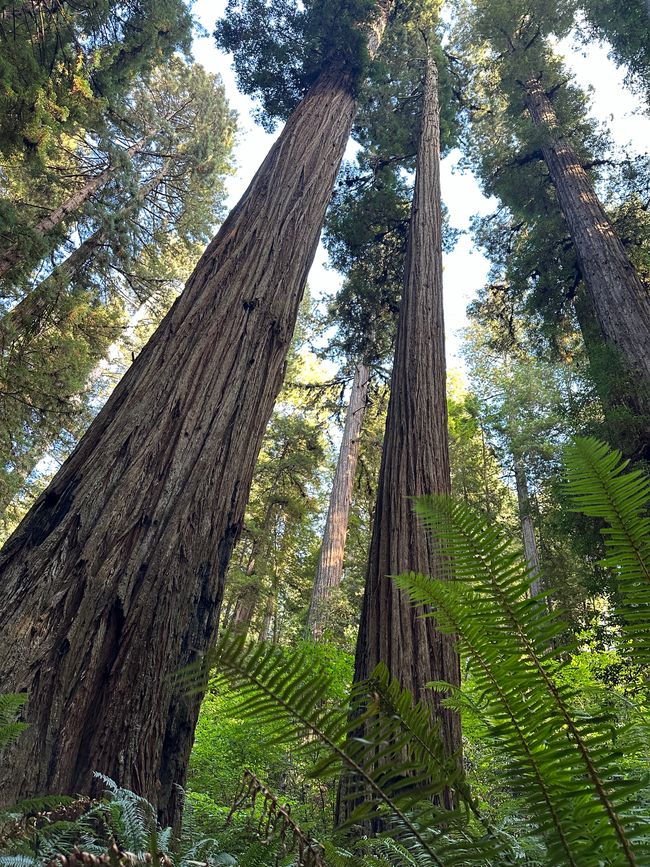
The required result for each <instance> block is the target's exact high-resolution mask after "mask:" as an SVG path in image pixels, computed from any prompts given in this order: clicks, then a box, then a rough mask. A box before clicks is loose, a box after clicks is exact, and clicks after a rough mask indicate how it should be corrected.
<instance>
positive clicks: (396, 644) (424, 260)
mask: <svg viewBox="0 0 650 867" xmlns="http://www.w3.org/2000/svg"><path fill="white" fill-rule="evenodd" d="M450 490H451V482H450V472H449V454H448V431H447V401H446V382H445V338H444V320H443V304H442V246H441V216H440V127H439V104H438V89H437V70H436V66H435V62H434V60H433V58H432V56H431V55H429V57H428V62H427V72H426V80H425V95H424V104H423V113H422V130H421V133H420V142H419V147H418V156H417V165H416V177H415V189H414V193H413V204H412V209H411V226H410V231H409V242H408V250H407V254H406V265H405V277H404V292H403V295H402V303H401V306H400V314H399V323H398V329H397V340H396V346H395V360H394V364H393V374H392V380H391V392H390V401H389V404H388V415H387V419H386V433H385V438H384V448H383V455H382V462H381V470H380V474H379V487H378V492H377V506H376V510H375V520H374V526H373V533H372V541H371V545H370V556H369V564H368V573H367V579H366V589H365V595H364V600H363V610H362V614H361V624H360V627H359V638H358V642H357V652H356V662H355V673H354V678H355V680H356V681H358V680H362V679H364V678H366V677H367V676H368V675H370V674H371V673H372V671H373V669H374V668H375V666H376V665H377V663H379V662H384V663H385V664H386V665H387V666H388V668H389V669H390V671H391V673H392V674H393V675H394V676H395V677H397V678H398V679H399V681H400V683H401V685H402V687H404V688H406V689H408V690H410V691H411V692H412V693H413V694H414V696H415V697H416V698H417V699H420V700H422V701H424V702H426V703H427V704H429V705H430V707H431V711H432V714H433V715H434V716H435V717H436V718H437V719H439V720H440V723H441V732H442V736H443V738H444V742H445V744H446V747H447V750H448V751H449V753H450V754H451V753H452V752H454V751H456V750H458V749H459V747H460V720H459V717H458V714H457V713H455V712H453V711H450V710H449V709H446V708H443V707H442V706H441V703H440V702H441V696H440V694H439V693H435V692H433V691H432V690H430V689H427V688H426V685H427V684H428V683H429V682H430V681H434V680H437V681H439V680H445V681H448V682H450V683H452V684H456V685H458V684H459V683H460V666H459V660H458V656H457V654H456V652H455V649H454V641H453V639H452V638H451V637H450V636H446V635H441V634H440V633H438V632H436V629H435V621H434V620H433V618H430V617H427V618H423V617H421V614H422V611H421V610H418V609H417V608H415V607H414V606H413V605H412V603H411V602H410V600H409V599H408V598H407V597H405V596H404V595H403V594H402V593H401V592H400V591H399V590H398V589H397V588H396V587H395V585H394V584H393V583H392V582H391V580H390V577H389V576H391V575H398V574H400V573H402V572H406V571H410V570H414V571H416V572H423V573H425V574H428V575H435V576H439V577H447V573H448V570H447V569H446V568H445V565H444V564H443V563H441V561H440V558H439V556H438V554H437V553H436V546H435V542H434V541H433V540H432V539H431V538H429V537H428V535H427V533H426V532H425V531H424V530H423V528H422V526H421V525H420V523H419V522H418V520H417V519H416V517H415V515H414V513H413V504H412V502H411V498H412V497H416V496H420V495H423V494H434V493H438V494H448V493H449V492H450Z"/></svg>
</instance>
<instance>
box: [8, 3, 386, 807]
mask: <svg viewBox="0 0 650 867" xmlns="http://www.w3.org/2000/svg"><path fill="white" fill-rule="evenodd" d="M386 14H387V10H385V9H382V15H384V17H383V18H382V21H384V22H385V15H386ZM377 27H379V25H377ZM379 29H381V28H380V27H379ZM372 38H373V42H374V41H376V38H377V33H376V32H375V30H374V29H373V37H372ZM354 111H355V95H354V82H353V75H352V73H351V72H350V71H348V70H347V69H345V68H339V67H337V66H336V65H335V66H332V67H330V68H328V69H327V70H326V71H324V72H323V73H322V74H321V76H320V77H319V78H318V80H317V81H316V82H315V83H314V85H313V86H312V88H311V90H310V91H309V93H308V94H307V95H306V97H305V98H304V99H303V101H302V102H301V103H300V105H299V106H298V108H297V109H296V110H295V112H294V113H293V115H292V116H291V118H290V119H289V121H288V122H287V124H286V126H285V128H284V130H283V132H282V134H281V135H280V137H279V138H278V140H277V141H276V143H275V144H274V145H273V147H272V149H271V151H270V152H269V154H268V156H267V157H266V159H265V160H264V162H263V164H262V166H261V167H260V169H259V170H258V172H257V174H256V175H255V177H254V179H253V181H252V182H251V184H250V186H249V188H248V190H247V191H246V193H245V194H244V196H243V197H242V199H241V201H240V202H239V204H238V205H237V206H236V207H235V209H234V210H233V211H232V212H231V214H230V215H229V217H228V219H227V220H226V221H225V223H224V224H223V226H222V227H221V230H220V231H219V233H218V234H217V236H216V237H215V239H214V240H213V241H212V242H211V244H210V245H209V246H208V248H207V250H206V252H205V253H204V255H203V256H202V258H201V260H200V261H199V263H198V265H197V267H196V269H195V270H194V273H193V274H192V276H191V277H190V279H189V281H188V283H187V285H186V287H185V291H184V292H183V294H182V295H181V297H180V298H179V299H178V300H177V301H176V303H175V304H174V306H173V307H172V309H171V310H170V312H169V313H168V314H167V316H166V317H165V319H164V320H163V322H162V323H161V325H160V327H159V328H158V330H157V331H156V333H155V335H154V336H153V337H152V339H151V340H150V341H149V343H148V344H147V346H146V347H145V349H144V350H143V351H142V352H141V353H140V355H139V356H138V358H137V359H136V361H135V363H134V364H133V365H132V367H131V368H130V369H129V371H128V372H127V373H126V374H125V376H124V378H123V379H122V381H121V382H120V383H119V385H118V386H117V388H116V389H115V391H114V392H113V394H112V395H111V397H110V399H109V401H108V402H107V404H106V406H105V407H104V408H103V409H102V411H101V412H100V413H99V415H98V416H97V418H96V419H95V421H94V422H93V424H92V425H91V427H90V429H89V430H88V432H87V433H86V435H85V436H84V437H83V439H82V440H81V442H80V444H79V446H78V447H77V449H76V451H75V452H74V454H73V455H72V456H71V457H70V458H69V460H68V461H67V462H66V463H65V464H64V466H63V467H62V469H61V470H60V472H59V473H58V474H57V475H56V477H55V478H54V480H53V481H52V483H51V484H50V486H49V488H48V489H47V490H46V491H45V492H44V494H43V495H42V496H41V497H40V498H39V499H38V500H37V502H36V503H35V505H34V507H33V508H32V509H31V510H30V512H29V513H28V515H27V516H26V518H25V519H24V520H23V522H22V523H21V525H20V526H19V528H18V529H17V531H16V532H15V533H14V534H13V536H12V537H11V538H10V540H9V542H8V543H7V545H6V546H5V548H4V549H3V551H2V552H1V553H0V577H1V580H2V586H3V590H4V597H3V607H2V611H1V612H0V633H1V634H2V643H1V646H0V683H2V688H3V689H4V690H7V691H18V690H25V691H26V692H28V693H29V704H28V709H27V721H28V722H29V728H28V729H27V730H26V731H25V733H24V736H23V737H21V738H20V740H19V741H17V742H16V744H15V745H14V747H13V748H12V749H11V751H10V752H9V753H8V754H7V755H5V756H3V763H2V768H0V792H1V795H0V800H1V801H2V803H3V804H7V803H9V802H11V801H13V800H15V799H17V798H20V797H21V796H23V795H36V794H43V793H46V792H61V793H67V792H87V791H89V789H90V788H91V786H92V782H91V777H92V772H93V771H94V770H99V771H103V772H104V773H107V774H109V775H110V776H111V777H113V778H114V779H115V780H117V781H118V782H119V783H120V784H121V785H123V786H127V787H129V788H132V789H135V790H136V791H137V792H139V793H140V794H142V795H144V796H146V797H147V798H149V799H151V800H152V801H153V802H154V803H156V804H157V806H158V809H159V813H160V817H161V820H162V821H163V822H170V821H173V820H175V819H176V818H177V814H178V810H179V808H180V800H181V799H182V796H181V795H179V791H180V790H179V788H178V786H182V785H183V783H184V779H185V773H186V768H187V761H188V757H189V752H190V749H191V745H192V739H193V733H194V728H195V725H196V720H197V715H198V710H199V706H200V701H201V696H200V695H192V696H188V695H186V694H185V691H184V690H183V688H182V687H180V686H174V685H173V684H172V680H171V679H170V677H169V676H168V675H169V674H170V673H171V672H174V671H178V670H179V669H182V668H183V667H184V666H185V665H187V664H188V663H190V662H192V661H194V660H196V659H197V658H200V657H201V655H202V654H203V653H204V651H205V650H206V649H207V647H208V645H209V644H210V642H211V641H212V640H213V639H214V636H215V631H216V626H217V623H218V618H219V608H220V605H221V600H222V596H223V584H224V576H225V573H226V569H227V566H228V562H229V559H230V555H231V552H232V548H233V545H234V543H235V541H236V540H237V538H238V536H239V533H240V530H241V526H242V520H243V514H244V508H245V505H246V500H247V497H248V492H249V489H250V484H251V479H252V474H253V469H254V466H255V461H256V458H257V455H258V453H259V450H260V446H261V443H262V437H263V434H264V429H265V427H266V423H267V421H268V419H269V417H270V415H271V411H272V409H273V403H274V401H275V397H276V395H277V393H278V391H279V388H280V385H281V383H282V378H283V374H284V365H285V359H286V354H287V351H288V348H289V345H290V340H291V335H292V332H293V328H294V325H295V321H296V315H297V311H298V305H299V303H300V299H301V296H302V293H303V289H304V286H305V282H306V279H307V273H308V270H309V267H310V265H311V262H312V260H313V257H314V253H315V250H316V246H317V244H318V237H319V234H320V230H321V226H322V222H323V218H324V214H325V209H326V207H327V204H328V201H329V198H330V195H331V190H332V186H333V183H334V179H335V177H336V173H337V171H338V168H339V165H340V162H341V158H342V156H343V153H344V150H345V147H346V143H347V139H348V135H349V131H350V127H351V124H352V119H353V116H354Z"/></svg>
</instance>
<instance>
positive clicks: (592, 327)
mask: <svg viewBox="0 0 650 867" xmlns="http://www.w3.org/2000/svg"><path fill="white" fill-rule="evenodd" d="M574 309H575V312H576V319H577V320H578V325H579V327H580V333H581V335H582V340H583V343H584V347H585V351H586V353H587V358H588V359H589V371H590V374H591V378H592V380H593V382H594V385H595V387H596V392H597V394H598V397H599V399H600V403H601V406H602V409H603V415H604V417H605V425H606V430H607V434H606V437H607V439H608V440H609V442H611V443H612V444H613V445H616V446H617V447H618V448H620V449H621V450H622V451H623V453H624V454H625V455H627V456H628V457H630V458H632V459H637V460H638V459H642V460H646V461H650V415H649V414H648V413H647V412H644V407H643V406H640V405H639V391H638V390H637V385H636V383H633V382H631V380H630V377H629V376H626V375H625V369H624V367H623V366H622V364H621V359H620V356H619V354H618V353H616V352H615V351H613V350H612V348H611V346H609V345H608V344H607V342H606V340H605V338H604V337H603V333H602V331H601V329H600V326H599V324H598V320H597V319H596V315H595V313H594V308H593V304H592V303H591V299H590V297H589V296H588V295H587V292H586V291H585V290H584V289H581V290H580V291H578V293H577V295H576V297H575V301H574Z"/></svg>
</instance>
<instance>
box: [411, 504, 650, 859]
mask: <svg viewBox="0 0 650 867" xmlns="http://www.w3.org/2000/svg"><path fill="white" fill-rule="evenodd" d="M417 511H418V513H419V515H420V516H421V518H422V519H423V522H424V523H425V525H426V526H427V527H428V528H429V529H430V530H431V531H433V532H434V533H435V535H436V538H437V542H438V544H439V546H440V549H441V554H442V555H443V556H444V557H446V558H448V559H449V561H450V563H451V564H452V568H453V570H454V576H455V578H456V580H455V581H436V580H433V579H429V578H426V577H424V576H418V575H405V576H400V577H399V578H398V579H396V580H397V583H398V586H400V588H401V589H403V590H406V592H407V593H409V595H410V596H411V598H412V599H413V601H414V603H416V604H419V605H425V606H430V609H433V612H434V614H433V616H435V618H436V620H437V623H438V626H439V628H440V629H442V630H443V631H447V632H450V633H454V634H456V635H457V636H458V637H459V638H460V639H461V644H462V648H463V649H464V650H465V652H466V653H467V654H468V655H469V656H470V657H471V659H472V661H473V664H474V673H475V676H476V678H477V682H478V685H479V689H480V690H481V692H482V695H483V697H484V699H485V701H486V702H487V707H488V709H489V715H490V716H491V717H492V733H493V735H494V737H495V738H496V740H497V741H498V742H500V744H501V746H502V747H503V748H505V749H506V750H507V752H508V753H509V755H510V756H511V757H512V758H513V759H514V760H515V761H516V762H517V765H518V768H519V774H520V777H519V780H518V781H516V783H515V785H516V786H517V788H518V789H519V793H520V795H521V796H522V797H524V798H526V799H527V801H528V803H529V807H530V809H531V814H532V815H533V816H535V817H536V818H537V817H539V827H540V832H541V833H542V834H543V835H544V837H545V839H546V842H547V845H548V846H549V852H550V853H551V854H552V855H553V857H555V858H557V859H558V861H560V862H561V863H567V864H575V865H576V867H583V865H590V864H594V865H596V864H599V863H603V859H605V863H609V861H608V860H607V859H612V863H626V864H636V863H638V862H637V860H636V855H635V852H634V846H636V848H637V849H639V851H641V850H644V849H645V846H646V845H647V843H645V842H644V841H643V839H642V836H643V835H642V831H641V827H640V825H639V822H638V820H637V818H636V817H635V816H634V811H633V805H634V799H633V795H634V793H635V791H636V788H637V787H638V782H637V781H627V782H625V783H623V782H620V780H619V779H618V778H617V771H618V767H617V758H618V757H617V755H616V752H615V750H614V748H613V746H612V743H611V731H612V723H613V720H612V718H611V716H609V717H607V716H605V717H603V718H600V719H597V718H595V717H589V716H587V715H584V714H583V715H579V714H578V713H576V712H575V710H574V707H573V704H572V700H573V694H572V692H571V690H570V689H569V688H568V687H567V686H566V685H559V684H558V683H557V682H556V679H555V677H554V672H555V671H557V668H558V662H557V660H556V658H555V657H556V655H557V654H556V652H555V651H554V650H553V646H552V640H553V638H554V637H555V636H556V635H557V634H558V633H559V632H561V631H562V629H563V625H562V623H561V622H560V621H559V619H558V618H556V617H555V616H554V615H552V614H549V613H544V612H542V611H541V610H540V605H539V603H538V602H537V601H536V600H531V599H529V598H528V596H527V591H528V588H529V584H530V576H529V574H528V569H527V566H526V564H525V561H524V560H523V558H522V557H520V555H519V554H518V553H517V552H516V551H513V550H512V548H511V545H510V543H509V540H508V539H506V538H505V537H503V536H501V535H500V533H499V532H498V531H497V530H496V529H495V528H494V527H493V526H490V525H489V524H488V522H487V521H486V520H485V519H483V518H482V517H481V516H479V515H475V514H474V513H473V512H472V511H471V510H470V509H469V508H468V507H467V506H465V505H464V504H462V503H454V502H452V501H450V500H449V499H447V498H444V497H429V498H422V499H421V500H420V501H418V503H417ZM585 828H589V831H590V835H589V837H586V835H585ZM621 858H622V860H620V859H621ZM616 859H619V860H616Z"/></svg>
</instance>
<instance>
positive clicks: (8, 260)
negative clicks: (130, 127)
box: [0, 136, 150, 277]
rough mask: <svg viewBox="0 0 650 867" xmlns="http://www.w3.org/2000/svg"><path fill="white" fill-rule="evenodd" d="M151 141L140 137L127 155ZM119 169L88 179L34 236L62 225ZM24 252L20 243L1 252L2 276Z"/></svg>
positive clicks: (35, 230) (0, 274)
mask: <svg viewBox="0 0 650 867" xmlns="http://www.w3.org/2000/svg"><path fill="white" fill-rule="evenodd" d="M149 141H150V136H147V137H146V138H142V139H140V141H138V142H136V143H135V144H133V145H131V147H130V148H128V149H127V150H126V152H125V153H126V156H128V157H129V158H130V157H133V156H135V155H136V154H137V153H139V151H141V150H142V148H143V147H144V146H145V145H146V144H147V143H148V142H149ZM116 171H117V167H116V166H107V168H105V169H104V170H103V171H102V172H100V173H99V174H97V175H94V177H92V178H90V179H89V180H87V181H86V183H85V184H84V185H83V186H82V187H80V188H79V189H78V190H76V191H75V192H74V193H73V194H72V195H71V196H69V197H68V198H67V199H66V200H65V202H63V203H62V204H60V205H59V207H58V208H55V209H54V210H53V211H51V212H50V213H49V214H48V215H47V216H46V217H43V219H42V220H40V222H38V223H37V224H36V225H35V226H34V227H33V228H32V229H31V233H32V235H33V236H34V237H36V238H39V239H42V238H44V237H45V236H46V235H47V234H48V233H49V232H51V231H52V230H53V229H56V228H57V227H58V226H60V225H61V224H62V223H63V222H65V220H66V219H67V218H68V217H69V216H70V215H71V214H76V213H77V211H78V210H79V209H80V208H81V207H82V206H83V205H85V203H86V202H87V201H88V199H89V198H90V197H91V196H92V195H93V194H94V193H96V192H97V190H99V189H101V187H103V186H104V185H105V184H106V183H107V182H108V181H109V180H110V179H111V178H112V177H113V175H114V174H115V172H116ZM22 256H23V253H22V250H21V247H20V244H12V245H11V246H10V247H8V248H7V250H5V251H4V253H2V254H0V277H3V276H4V275H5V274H7V273H8V272H9V271H11V270H13V268H15V267H16V266H17V265H19V264H20V263H21V259H22Z"/></svg>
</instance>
